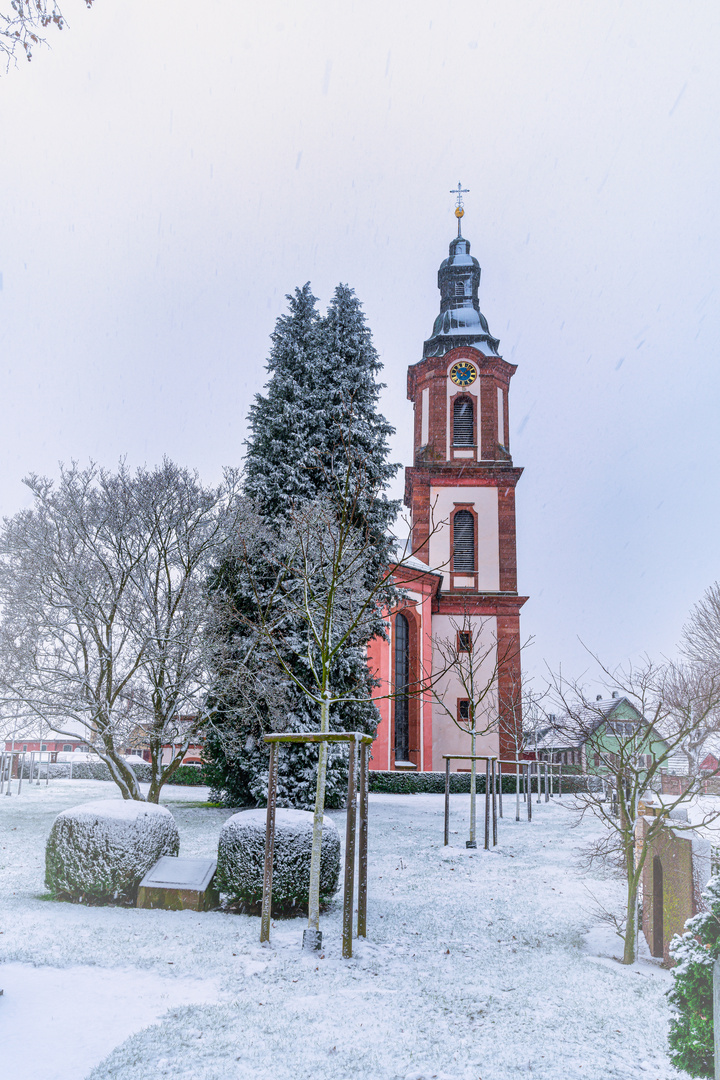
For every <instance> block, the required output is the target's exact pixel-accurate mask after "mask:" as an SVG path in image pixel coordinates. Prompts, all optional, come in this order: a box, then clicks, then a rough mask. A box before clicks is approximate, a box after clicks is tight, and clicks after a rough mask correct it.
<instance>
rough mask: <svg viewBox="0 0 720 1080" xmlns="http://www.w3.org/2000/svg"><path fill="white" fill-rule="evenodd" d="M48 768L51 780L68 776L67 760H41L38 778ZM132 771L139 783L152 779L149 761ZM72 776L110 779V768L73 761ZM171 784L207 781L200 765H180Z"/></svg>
mask: <svg viewBox="0 0 720 1080" xmlns="http://www.w3.org/2000/svg"><path fill="white" fill-rule="evenodd" d="M48 768H49V769H50V779H51V780H68V779H69V778H70V762H69V761H53V762H50V765H49V766H48V764H47V762H44V761H43V762H42V763H41V765H40V778H41V780H44V779H45V773H46V770H47V769H48ZM130 768H131V769H132V771H133V772H134V773H135V775H136V777H137V778H138V780H139V781H140V783H141V784H149V783H150V781H151V780H152V769H151V767H150V763H149V762H147V761H144V762H143V763H142V764H137V765H136V764H134V763H133V764H132V765H131V766H130ZM29 769H30V765H29V763H28V764H27V765H26V766H25V772H24V774H23V775H24V776H25V778H26V779H27V777H28V775H29ZM34 777H35V778H37V765H36V766H35V773H34ZM72 778H73V780H112V776H111V775H110V770H109V769H108V767H107V765H106V764H105V762H104V761H100V760H97V761H73V763H72ZM169 783H171V784H183V785H185V786H189V787H193V786H195V785H203V784H206V783H207V780H206V779H205V772H204V769H203V768H202V766H201V765H180V766H179V768H178V769H177V770H176V771H175V772H174V773H173V775H172V778H171V780H170V781H169Z"/></svg>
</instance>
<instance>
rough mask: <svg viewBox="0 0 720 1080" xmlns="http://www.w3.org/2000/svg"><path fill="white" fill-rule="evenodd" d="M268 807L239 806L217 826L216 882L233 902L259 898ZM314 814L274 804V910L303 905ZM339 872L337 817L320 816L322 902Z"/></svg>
mask: <svg viewBox="0 0 720 1080" xmlns="http://www.w3.org/2000/svg"><path fill="white" fill-rule="evenodd" d="M266 819H267V810H241V811H240V813H239V814H233V816H232V817H231V818H229V819H228V820H227V821H226V822H225V824H224V825H223V827H222V829H221V831H220V842H219V844H218V868H217V878H216V880H217V883H218V887H219V888H220V890H221V891H222V892H224V893H226V894H227V896H228V898H229V899H230V901H231V902H233V903H238V902H239V903H241V904H246V905H255V904H259V903H260V901H261V900H262V893H263V869H264V866H265V823H266ZM312 826H313V815H312V814H311V813H310V811H309V810H278V811H277V814H276V818H275V855H274V858H273V878H272V895H273V913H275V914H277V913H280V912H290V911H292V910H293V909H295V910H297V908H298V907H300V908H303V907H306V906H307V902H308V890H309V886H310V850H311V846H312ZM339 876H340V836H339V834H338V831H337V829H336V827H335V823H334V822H333V821H331V820H330V818H328V817H324V818H323V830H322V855H321V859H320V902H321V903H323V904H326V903H327V902H328V901H329V900H330V899H331V897H332V896H333V894H334V892H335V890H336V889H337V885H338V878H339Z"/></svg>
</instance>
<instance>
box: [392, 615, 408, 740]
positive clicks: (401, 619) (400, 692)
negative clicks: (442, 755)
mask: <svg viewBox="0 0 720 1080" xmlns="http://www.w3.org/2000/svg"><path fill="white" fill-rule="evenodd" d="M409 682H410V625H409V623H408V621H407V618H406V617H405V616H404V615H396V616H395V693H396V694H397V697H396V698H395V760H396V761H409V754H410V724H409V713H410V708H409V706H410V702H409V700H408V683H409Z"/></svg>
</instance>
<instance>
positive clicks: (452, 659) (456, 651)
mask: <svg viewBox="0 0 720 1080" xmlns="http://www.w3.org/2000/svg"><path fill="white" fill-rule="evenodd" d="M450 626H451V634H450V636H449V637H445V638H436V639H435V640H434V641H433V672H432V677H430V673H428V679H427V684H428V687H429V689H430V690H431V692H432V696H433V699H434V701H435V704H436V706H437V707H438V708H439V710H440V711H441V712H442V713H444V715H445V716H447V717H448V718H449V719H450V720H452V722H453V723H454V724H455V726H456V727H458V728H459V729H460V731H462V732H463V733H464V734H466V735H468V736H469V738H470V754H471V758H472V760H471V761H470V837H469V840H468V844H470V845H471V846H474V845H475V844H476V842H477V837H476V823H477V815H476V808H477V797H476V789H477V763H476V761H475V760H474V759H475V755H476V751H477V739H478V737H479V736H483V735H488V734H490V733H491V732H494V733H498V732H499V729H500V720H499V715H498V673H499V671H500V667H501V666H502V665H503V664H504V663H507V661H508V659H509V657H508V656H507V655H504V654H503V650H502V646H499V645H498V642H497V640H496V636H495V634H494V633H492V632H490V630H489V629H488V620H487V619H480V620H479V621H478V620H477V619H474V618H471V615H470V612H469V611H466V612H464V613H463V615H462V616H458V617H453V618H451V619H450ZM505 651H507V650H505ZM449 680H450V681H452V682H454V683H455V684H456V685H457V686H458V687H459V688H460V691H461V693H462V697H461V698H460V699H459V701H458V704H457V706H456V696H455V693H452V694H451V693H449V692H448V690H449V687H448V681H449ZM449 702H450V703H449Z"/></svg>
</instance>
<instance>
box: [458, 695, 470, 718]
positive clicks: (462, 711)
mask: <svg viewBox="0 0 720 1080" xmlns="http://www.w3.org/2000/svg"><path fill="white" fill-rule="evenodd" d="M458 720H459V721H460V723H461V724H469V723H470V701H469V699H468V698H463V699H461V700H460V701H458Z"/></svg>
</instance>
